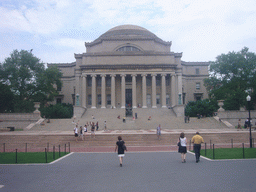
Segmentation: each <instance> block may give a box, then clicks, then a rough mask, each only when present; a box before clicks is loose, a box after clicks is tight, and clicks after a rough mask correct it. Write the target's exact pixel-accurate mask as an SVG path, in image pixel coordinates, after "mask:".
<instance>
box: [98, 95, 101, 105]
mask: <svg viewBox="0 0 256 192" xmlns="http://www.w3.org/2000/svg"><path fill="white" fill-rule="evenodd" d="M98 105H101V94H99V95H98Z"/></svg>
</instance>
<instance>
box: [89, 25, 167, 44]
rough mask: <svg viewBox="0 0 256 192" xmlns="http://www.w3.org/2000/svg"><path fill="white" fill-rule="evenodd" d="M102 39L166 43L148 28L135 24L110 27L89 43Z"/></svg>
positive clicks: (98, 41)
mask: <svg viewBox="0 0 256 192" xmlns="http://www.w3.org/2000/svg"><path fill="white" fill-rule="evenodd" d="M103 40H106V41H111V40H154V41H157V42H159V43H163V44H166V43H168V42H165V41H163V40H162V39H160V38H159V37H157V36H156V35H155V34H153V33H151V32H150V31H149V30H147V29H145V28H143V27H140V26H137V25H120V26H117V27H114V28H111V29H110V30H108V31H107V32H105V33H104V34H102V35H101V36H100V37H99V38H97V39H96V40H94V41H93V42H91V43H90V45H93V44H97V43H100V42H101V41H103ZM87 45H88V44H87Z"/></svg>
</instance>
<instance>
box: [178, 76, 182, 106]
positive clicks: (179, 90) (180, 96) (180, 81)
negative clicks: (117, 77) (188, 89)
mask: <svg viewBox="0 0 256 192" xmlns="http://www.w3.org/2000/svg"><path fill="white" fill-rule="evenodd" d="M178 94H179V95H178V104H179V105H182V74H181V73H179V74H178Z"/></svg>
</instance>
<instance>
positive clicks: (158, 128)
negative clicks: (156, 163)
mask: <svg viewBox="0 0 256 192" xmlns="http://www.w3.org/2000/svg"><path fill="white" fill-rule="evenodd" d="M156 134H157V138H158V140H160V136H161V125H160V124H159V125H158V127H157V128H156Z"/></svg>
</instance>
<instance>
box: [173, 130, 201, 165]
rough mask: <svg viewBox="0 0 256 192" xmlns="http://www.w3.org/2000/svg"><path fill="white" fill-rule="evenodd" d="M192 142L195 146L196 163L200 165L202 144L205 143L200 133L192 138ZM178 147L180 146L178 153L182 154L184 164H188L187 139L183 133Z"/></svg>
mask: <svg viewBox="0 0 256 192" xmlns="http://www.w3.org/2000/svg"><path fill="white" fill-rule="evenodd" d="M191 142H192V143H193V144H194V152H195V157H196V163H198V162H199V161H200V150H201V143H204V139H203V137H202V136H201V135H200V134H199V132H196V135H194V136H193V137H192V140H191ZM177 145H178V146H179V149H178V152H179V153H180V154H181V161H182V163H186V153H187V138H186V137H185V134H184V133H183V132H182V133H181V134H180V137H179V139H178V142H177Z"/></svg>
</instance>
